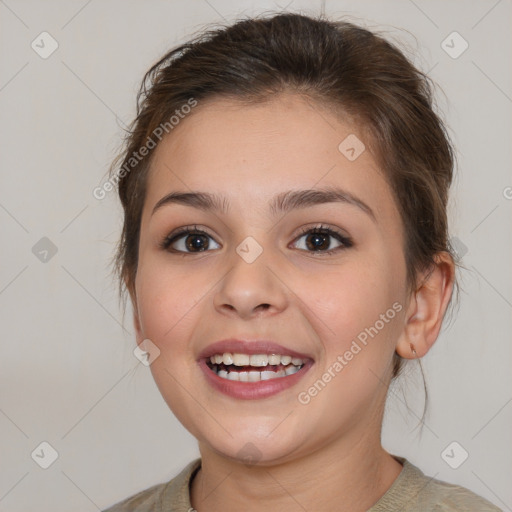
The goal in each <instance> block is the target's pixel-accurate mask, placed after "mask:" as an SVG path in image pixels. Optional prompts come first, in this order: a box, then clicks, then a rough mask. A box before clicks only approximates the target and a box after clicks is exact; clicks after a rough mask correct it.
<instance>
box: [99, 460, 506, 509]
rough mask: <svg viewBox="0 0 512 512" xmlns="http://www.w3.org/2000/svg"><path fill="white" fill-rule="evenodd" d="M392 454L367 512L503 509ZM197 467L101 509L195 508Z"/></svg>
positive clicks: (193, 464)
mask: <svg viewBox="0 0 512 512" xmlns="http://www.w3.org/2000/svg"><path fill="white" fill-rule="evenodd" d="M394 457H395V459H397V460H398V461H399V462H400V463H401V464H402V465H403V469H402V471H401V473H400V474H399V475H398V477H397V478H396V480H395V481H394V482H393V484H392V485H391V487H390V488H389V489H388V490H387V491H386V493H385V494H384V495H383V496H382V497H381V498H380V500H379V501H378V502H377V503H376V504H375V505H373V507H371V508H370V509H369V510H368V512H398V511H400V512H430V511H432V512H460V511H465V512H473V511H474V512H503V510H501V509H500V508H498V507H496V506H495V505H493V504H492V503H490V502H489V501H487V500H485V499H484V498H482V497H480V496H478V495H477V494H475V493H473V492H472V491H470V490H469V489H466V488H464V487H460V486H458V485H453V484H449V483H446V482H442V481H440V480H435V479H433V478H430V477H428V476H425V475H424V474H423V473H422V472H421V470H420V469H418V468H417V467H416V466H414V465H413V464H411V463H410V462H408V461H407V460H406V459H404V458H402V457H398V456H396V455H394ZM200 467H201V459H200V458H199V459H195V460H194V461H192V462H190V463H189V464H188V465H187V466H186V467H185V468H184V469H183V471H182V472H181V473H180V474H179V475H178V476H176V477H175V478H173V479H172V480H170V481H169V482H166V483H161V484H157V485H154V486H152V487H149V488H148V489H146V490H144V491H141V492H139V493H137V494H134V495H133V496H131V497H129V498H126V499H125V500H123V501H120V502H119V503H117V504H115V505H113V506H112V507H110V508H108V509H106V510H104V511H103V512H128V511H134V512H135V511H136V512H194V509H193V508H192V505H191V504H190V490H189V484H190V482H191V481H192V479H193V477H194V475H195V473H196V472H197V470H198V469H199V468H200Z"/></svg>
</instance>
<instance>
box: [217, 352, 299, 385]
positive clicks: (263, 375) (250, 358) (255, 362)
mask: <svg viewBox="0 0 512 512" xmlns="http://www.w3.org/2000/svg"><path fill="white" fill-rule="evenodd" d="M304 363H305V360H303V359H301V358H299V357H292V356H281V355H279V354H270V355H267V354H252V355H249V354H241V353H230V352H225V353H224V354H214V355H213V356H210V365H211V366H210V368H211V369H212V370H213V371H214V372H215V373H216V374H217V375H218V376H219V377H221V378H223V379H227V380H233V381H239V382H259V381H260V380H272V379H278V378H280V377H287V376H288V375H293V374H294V373H297V372H298V371H299V370H300V369H301V368H302V367H303V366H304ZM221 364H224V365H225V366H238V367H242V366H254V367H261V368H262V370H260V371H258V370H253V371H241V372H239V371H235V370H233V369H229V368H228V369H226V368H224V369H222V370H219V369H218V365H221ZM279 365H282V366H284V368H282V369H280V370H279V371H271V370H270V369H263V368H264V367H265V366H279Z"/></svg>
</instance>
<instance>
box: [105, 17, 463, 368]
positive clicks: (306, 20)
mask: <svg viewBox="0 0 512 512" xmlns="http://www.w3.org/2000/svg"><path fill="white" fill-rule="evenodd" d="M282 92H294V93H299V94H301V95H304V96H305V97H307V98H310V99H311V100H312V101H313V102H318V103H319V104H322V105H326V106H328V107H329V108H330V109H331V110H332V111H333V112H335V113H337V114H340V115H342V114H343V116H345V119H350V120H352V121H354V122H356V123H357V126H358V128H359V129H360V131H361V133H363V134H364V137H365V138H364V143H365V145H366V147H367V148H368V149H369V150H370V151H371V152H372V155H373V156H374V158H375V159H376V161H377V163H378V164H379V167H380V169H381V170H382V172H383V175H384V177H385V178H386V180H387V182H388V184H389V186H390V188H391V190H392V192H393V196H394V199H395V201H396V205H397V207H398V210H399V212H400V216H401V219H402V221H403V225H404V228H405V229H404V233H405V238H404V247H403V250H404V254H405V261H406V265H407V285H408V288H409V290H410V291H414V290H415V289H416V288H417V287H418V276H419V275H420V274H419V273H420V272H422V271H429V270H430V269H433V268H434V264H435V255H436V253H438V252H440V251H446V252H448V253H450V254H451V255H452V257H453V259H454V260H456V258H455V254H454V253H452V250H451V247H450V244H449V241H448V221H447V201H448V190H449V187H450V184H451V181H452V172H453V164H454V154H453V150H452V146H451V143H450V140H449V137H448V135H447V132H446V129H445V127H444V125H443V122H442V121H441V119H440V118H439V117H438V115H437V114H436V113H435V112H434V103H433V83H432V82H431V80H430V79H429V77H428V76H427V75H426V74H425V73H423V72H422V71H420V70H418V69H416V67H415V66H414V65H413V64H412V63H411V62H410V61H409V60H408V59H407V58H406V57H405V56H404V54H403V53H402V51H400V50H399V49H398V48H397V47H396V46H395V45H394V44H392V43H390V42H388V41H387V40H386V39H384V38H383V37H381V36H379V35H377V33H374V32H371V31H369V30H366V29H364V28H362V27H359V26H357V25H355V24H353V23H350V22H347V21H330V20H327V19H324V18H323V17H319V18H311V17H308V16H304V15H299V14H292V13H280V14H277V15H276V14H273V15H272V16H268V15H267V16H261V17H257V18H249V19H243V20H240V21H238V22H236V23H234V24H233V25H231V26H222V27H221V28H216V29H214V30H209V31H204V32H202V33H201V34H200V35H199V36H197V37H195V38H194V39H192V40H191V41H189V42H187V43H186V44H183V45H181V46H179V47H177V48H175V49H173V50H171V51H169V52H168V53H167V54H166V55H164V56H163V57H162V58H161V59H160V60H159V61H158V62H157V63H156V64H155V65H153V66H152V67H151V69H150V70H149V71H148V72H147V73H146V75H145V76H144V79H143V81H142V84H141V88H140V91H139V93H138V96H137V115H136V118H135V120H134V121H133V123H132V125H131V126H130V129H129V131H128V133H127V136H126V138H125V145H124V149H123V151H122V153H121V154H120V155H119V156H118V158H117V159H116V161H114V163H113V165H112V168H111V176H112V178H115V180H116V181H117V182H118V191H119V197H120V199H121V202H122V205H123V208H124V226H123V231H122V235H121V239H120V241H119V244H118V247H117V253H116V255H115V261H114V263H115V270H116V272H117V275H118V278H119V281H120V287H119V290H120V295H124V294H123V292H125V291H126V289H127V290H128V291H129V293H130V295H131V297H132V300H133V298H134V296H135V276H136V273H137V260H138V246H139V235H140V225H141V217H142V210H143V205H144V199H145V191H146V183H147V176H148V171H149V168H150V161H151V157H152V155H153V154H154V151H149V152H148V154H147V155H146V156H145V157H144V158H140V160H139V159H137V161H135V162H134V161H133V160H134V159H133V154H134V153H136V152H138V151H139V149H140V148H141V147H143V146H145V145H147V142H148V140H149V139H150V138H152V139H154V136H153V135H154V133H155V130H157V129H158V127H159V126H162V125H164V126H165V123H167V124H169V119H170V118H171V117H172V116H173V115H175V114H176V113H177V112H178V113H179V112H180V111H181V110H180V109H182V108H183V106H184V105H187V104H190V102H191V100H193V101H195V102H197V104H198V105H199V107H197V108H200V105H201V101H202V100H207V99H208V100H209V99H215V98H220V97H224V98H231V99H236V100H240V101H242V102H247V103H249V104H250V103H255V102H261V101H265V100H267V99H270V98H271V97H272V96H273V95H276V94H279V93H282ZM189 110H190V109H189ZM166 131H167V130H166ZM128 163H130V166H129V167H127V164H128ZM119 169H124V170H125V172H121V173H120V172H119ZM126 169H129V172H128V171H126ZM112 178H111V179H112ZM455 285H457V283H456V282H455ZM450 302H451V298H450ZM394 357H395V359H394V365H393V375H392V376H393V378H395V377H396V376H397V375H399V374H400V372H401V369H402V366H403V362H404V360H403V359H402V358H401V357H400V356H398V354H396V353H395V356H394Z"/></svg>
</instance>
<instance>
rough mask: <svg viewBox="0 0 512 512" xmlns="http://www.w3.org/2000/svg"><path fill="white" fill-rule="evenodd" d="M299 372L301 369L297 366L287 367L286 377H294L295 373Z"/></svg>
mask: <svg viewBox="0 0 512 512" xmlns="http://www.w3.org/2000/svg"><path fill="white" fill-rule="evenodd" d="M298 371H299V369H298V368H297V367H296V366H293V365H290V366H287V367H286V368H285V370H284V372H285V373H286V375H293V374H294V373H296V372H298Z"/></svg>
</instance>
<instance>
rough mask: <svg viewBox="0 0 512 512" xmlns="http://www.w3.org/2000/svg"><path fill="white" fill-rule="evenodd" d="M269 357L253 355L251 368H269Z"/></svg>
mask: <svg viewBox="0 0 512 512" xmlns="http://www.w3.org/2000/svg"><path fill="white" fill-rule="evenodd" d="M267 365H268V356H266V355H265V354H253V355H252V356H251V366H267Z"/></svg>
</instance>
